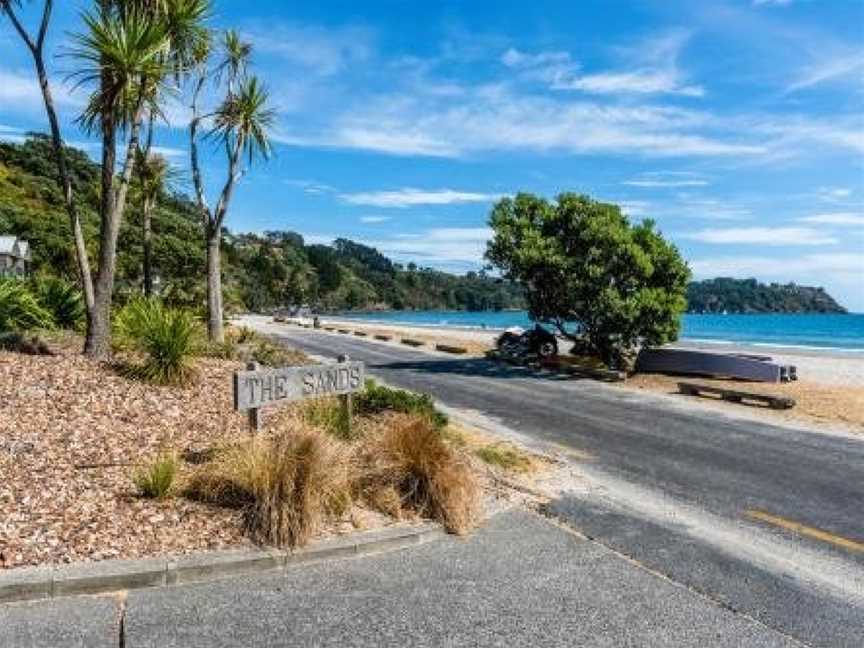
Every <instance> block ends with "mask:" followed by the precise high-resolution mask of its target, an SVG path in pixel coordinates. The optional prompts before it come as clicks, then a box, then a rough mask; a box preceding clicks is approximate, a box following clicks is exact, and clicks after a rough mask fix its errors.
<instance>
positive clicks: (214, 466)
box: [188, 429, 351, 547]
mask: <svg viewBox="0 0 864 648" xmlns="http://www.w3.org/2000/svg"><path fill="white" fill-rule="evenodd" d="M350 463H351V459H350V452H349V451H348V449H347V448H346V447H345V446H344V444H342V443H340V442H339V441H338V440H336V439H333V438H332V437H329V436H327V435H325V434H322V433H321V432H319V431H317V430H315V429H298V430H292V431H288V432H283V433H281V434H278V435H276V436H273V437H270V438H260V439H253V440H250V441H247V442H245V443H241V444H238V445H235V446H233V447H230V448H227V449H225V450H223V451H222V452H220V453H219V454H218V455H217V456H216V458H215V459H214V461H212V462H211V463H209V464H205V465H204V466H203V467H202V468H201V469H200V470H199V471H198V472H197V473H196V474H195V475H194V476H193V477H192V479H191V481H190V485H189V489H188V492H189V494H190V495H192V496H193V497H196V498H198V499H203V500H205V501H208V502H213V503H219V504H222V505H228V506H241V507H243V509H244V519H245V523H246V529H247V532H248V533H249V535H250V536H251V537H252V538H253V539H254V540H255V541H257V542H260V543H264V544H271V545H275V546H278V547H282V546H289V547H296V546H301V545H303V544H305V543H306V542H307V541H308V540H309V538H311V537H312V536H313V535H314V534H315V533H316V532H317V531H318V529H319V528H320V527H321V525H322V523H323V521H324V520H325V518H326V517H327V516H329V515H339V514H342V513H344V512H345V511H346V510H347V508H348V507H349V506H350V505H351V483H350V478H349V477H350V470H349V467H350Z"/></svg>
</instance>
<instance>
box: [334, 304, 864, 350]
mask: <svg viewBox="0 0 864 648" xmlns="http://www.w3.org/2000/svg"><path fill="white" fill-rule="evenodd" d="M340 317H344V318H346V319H358V320H364V321H369V322H380V323H388V324H409V325H412V326H434V327H453V328H466V329H475V330H476V329H482V328H488V329H505V328H507V327H510V326H522V327H528V326H531V322H530V320H529V319H528V314H527V313H526V312H525V311H500V312H491V311H487V312H465V311H386V312H379V313H344V314H340ZM681 339H682V340H684V341H689V342H699V343H704V344H736V345H750V346H757V347H758V346H771V347H788V348H790V349H810V350H831V351H844V352H849V353H864V314H846V315H833V314H832V315H818V314H814V315H810V314H800V315H787V314H759V315H689V314H688V315H684V321H683V331H682V335H681Z"/></svg>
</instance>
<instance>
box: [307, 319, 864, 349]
mask: <svg viewBox="0 0 864 648" xmlns="http://www.w3.org/2000/svg"><path fill="white" fill-rule="evenodd" d="M454 312H462V311H454ZM319 317H320V318H321V321H326V322H331V323H334V324H340V325H351V326H369V327H374V328H379V329H382V330H384V329H387V330H391V329H392V330H403V329H404V330H411V331H413V332H415V333H418V332H427V333H434V334H436V335H440V334H443V333H445V332H451V333H452V335H453V337H456V336H459V337H463V338H464V336H468V337H469V338H470V339H472V340H474V341H481V340H482V341H487V340H489V339H490V338H491V342H490V344H493V343H494V339H495V337H497V336H498V335H500V334H501V333H503V332H504V331H505V330H506V328H500V327H492V326H487V327H482V326H468V325H459V324H438V323H424V322H401V321H394V320H385V319H367V318H361V317H351V316H350V315H347V316H346V315H345V314H340V315H320V316H319ZM667 346H669V347H671V348H678V349H694V350H698V351H716V352H717V353H740V352H746V353H754V352H758V351H762V352H763V353H772V352H773V353H774V354H777V355H784V356H796V357H797V356H801V357H807V358H828V357H834V358H839V359H853V360H854V359H860V360H864V347H861V348H845V347H828V346H816V345H803V344H798V345H796V344H782V343H779V342H776V343H775V342H759V341H743V340H742V341H735V340H711V339H706V338H700V337H693V338H689V337H682V338H679V339H678V340H677V341H675V342H670V343H669V344H668V345H667Z"/></svg>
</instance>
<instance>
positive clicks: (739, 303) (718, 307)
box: [687, 277, 846, 313]
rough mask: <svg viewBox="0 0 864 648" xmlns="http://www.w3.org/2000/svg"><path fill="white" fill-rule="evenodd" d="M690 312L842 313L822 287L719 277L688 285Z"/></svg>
mask: <svg viewBox="0 0 864 648" xmlns="http://www.w3.org/2000/svg"><path fill="white" fill-rule="evenodd" d="M687 302H688V310H689V312H691V313H722V312H724V311H725V312H727V313H845V312H846V309H845V308H843V307H842V306H841V305H840V304H838V303H837V302H836V301H834V299H833V298H832V297H831V295H829V294H828V293H827V292H825V290H824V289H823V288H811V287H808V286H799V285H797V284H794V283H790V284H785V285H781V284H776V283H772V284H763V283H759V282H758V281H756V280H755V279H731V278H728V277H720V278H718V279H707V280H705V281H697V282H693V283H691V284H690V286H689V287H688V289H687Z"/></svg>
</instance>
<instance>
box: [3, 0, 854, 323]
mask: <svg viewBox="0 0 864 648" xmlns="http://www.w3.org/2000/svg"><path fill="white" fill-rule="evenodd" d="M57 4H59V5H62V6H61V7H60V8H59V9H58V10H57V14H56V16H55V20H54V22H53V25H52V31H51V35H50V38H49V41H48V45H47V47H48V51H49V52H50V53H51V54H52V56H51V60H50V67H51V74H52V78H53V79H54V83H55V86H56V87H55V94H56V95H57V99H58V104H59V108H60V111H61V116H62V119H63V122H64V135H65V138H66V140H67V141H68V142H70V143H73V144H76V145H79V146H82V147H85V148H86V150H88V152H90V153H91V155H94V156H98V151H99V149H98V144H97V143H96V142H95V141H92V140H88V139H87V137H86V136H85V135H84V134H83V133H81V131H80V130H79V129H78V128H77V127H76V126H75V125H74V118H75V117H76V115H77V114H78V113H79V112H80V110H81V107H82V105H83V103H84V101H85V100H86V88H81V89H77V90H75V89H73V88H72V87H71V86H70V84H69V83H68V82H67V81H66V77H67V75H68V74H69V72H70V71H71V69H72V68H73V67H74V62H73V61H72V60H70V58H69V57H68V56H64V55H63V50H64V47H68V45H69V34H70V33H73V32H75V31H78V30H80V28H81V21H80V18H79V16H78V12H79V11H80V10H81V9H82V8H84V7H85V6H88V5H89V4H90V3H88V2H84V1H83V0H78V1H76V0H71V1H67V2H62V3H57ZM38 5H41V2H36V1H34V2H32V3H31V4H30V6H31V9H30V10H29V11H28V12H26V16H25V17H26V18H27V19H29V21H30V24H31V25H32V24H33V19H34V15H35V13H34V11H33V9H32V7H37V6H38ZM215 9H216V12H215V15H214V17H213V20H212V23H213V26H214V27H217V28H222V29H225V28H235V29H237V30H239V31H240V33H241V34H242V35H243V36H244V37H245V38H246V39H247V40H249V41H250V42H251V43H252V44H253V46H254V54H253V68H252V69H253V71H254V72H255V73H256V74H257V75H258V76H260V77H261V79H262V80H263V81H264V82H265V84H266V85H267V86H268V88H269V90H270V93H271V99H272V103H273V107H274V108H275V110H276V111H277V118H276V121H275V124H274V128H273V132H272V137H273V140H274V142H275V147H274V156H273V157H272V158H271V159H270V160H269V161H267V162H256V163H255V164H253V165H251V167H250V168H248V170H247V173H246V174H245V176H244V177H243V179H242V181H241V184H240V186H239V188H238V191H237V193H236V194H235V198H234V202H233V204H232V207H231V211H230V213H229V216H228V219H227V225H228V227H229V228H230V229H232V230H233V231H256V232H262V231H265V230H274V229H285V230H293V231H297V232H300V233H301V234H303V235H304V237H305V238H306V240H307V241H309V242H325V243H326V242H329V241H332V240H333V239H334V238H336V237H346V238H351V239H354V240H357V241H361V242H364V243H367V244H369V245H373V246H375V247H377V248H378V249H379V250H380V251H382V252H383V253H384V254H386V255H388V256H390V257H392V258H394V259H396V260H399V261H415V262H417V263H418V264H420V265H424V266H433V267H437V268H441V269H445V270H450V271H454V272H464V271H466V270H470V269H477V268H479V267H482V266H483V264H484V262H483V250H484V249H485V241H486V240H487V238H488V237H489V229H488V226H487V220H488V215H489V211H490V208H491V206H492V204H493V203H494V201H495V200H497V199H499V198H500V197H502V196H507V195H512V194H515V193H516V192H518V191H528V192H533V193H537V194H540V195H543V196H546V197H549V198H554V196H556V195H557V194H558V193H560V192H564V191H575V192H579V193H586V194H589V195H590V196H592V197H594V198H597V199H600V200H604V201H610V202H615V203H617V204H619V205H621V207H622V208H623V210H624V211H625V212H626V213H627V214H629V215H630V217H631V218H632V219H634V220H641V219H643V218H652V219H654V220H655V221H656V222H657V224H658V227H659V229H660V230H661V231H662V232H663V234H664V235H665V236H667V237H669V238H670V239H671V240H673V241H674V242H675V244H676V245H677V246H678V247H679V249H680V250H681V252H682V253H683V255H684V256H685V258H686V259H687V260H688V262H689V264H690V267H691V268H692V270H693V273H694V276H695V277H696V278H700V279H701V278H710V277H714V276H735V277H756V278H758V279H760V280H763V281H780V282H787V281H795V282H797V283H800V284H805V285H821V286H824V287H825V288H826V289H827V290H828V291H829V292H830V293H831V294H832V295H834V296H835V297H836V298H837V299H838V300H839V301H840V302H841V303H843V304H844V305H845V306H847V307H848V308H850V309H851V310H853V311H857V312H864V0H699V1H698V2H696V1H690V0H680V1H676V0H653V1H652V0H642V1H637V0H633V1H631V2H620V1H614V0H602V1H601V0H581V1H580V2H573V1H572V0H569V1H565V0H562V1H558V0H543V1H542V2H500V1H496V2H493V1H487V0H471V1H470V2H469V1H457V0H437V1H436V2H414V1H410V0H400V1H397V0H367V1H365V2H356V1H350V2H349V1H344V2H343V1H342V0H327V1H325V2H286V1H279V0H258V1H257V2H249V1H248V0H245V1H241V0H215ZM209 99H210V100H215V96H213V97H209ZM166 116H167V120H166V123H164V124H162V125H161V126H160V128H159V131H158V133H157V145H158V146H159V148H160V150H161V152H162V153H163V154H165V155H166V156H167V157H168V158H169V159H170V160H171V161H172V162H173V163H174V164H175V165H177V166H178V167H180V168H181V169H185V168H188V161H187V160H188V144H187V135H186V130H185V129H186V126H187V123H188V109H187V108H185V102H184V98H183V96H182V95H180V94H178V95H177V96H175V97H174V98H172V99H171V100H170V105H169V106H168V108H167V110H166ZM44 129H45V118H44V111H43V109H42V107H41V103H40V96H39V93H38V88H37V86H36V83H35V81H34V75H33V72H32V66H31V63H30V60H29V59H28V57H27V56H26V52H25V51H24V49H23V48H22V46H21V43H20V41H18V40H17V37H16V36H15V34H14V32H13V31H12V30H11V27H10V26H9V24H8V21H6V20H3V21H2V22H0V138H2V139H6V140H13V141H14V140H18V139H20V138H21V137H22V136H23V134H24V133H25V132H26V131H28V130H44ZM220 153H221V152H220V151H219V150H213V151H209V152H208V154H207V157H206V160H205V165H204V166H205V176H206V178H207V183H208V186H209V190H210V195H211V196H213V195H214V194H215V193H216V191H217V190H218V187H219V183H221V182H222V178H223V177H224V173H225V164H224V159H223V158H222V157H221V156H220ZM214 200H215V198H211V202H213V201H214Z"/></svg>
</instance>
